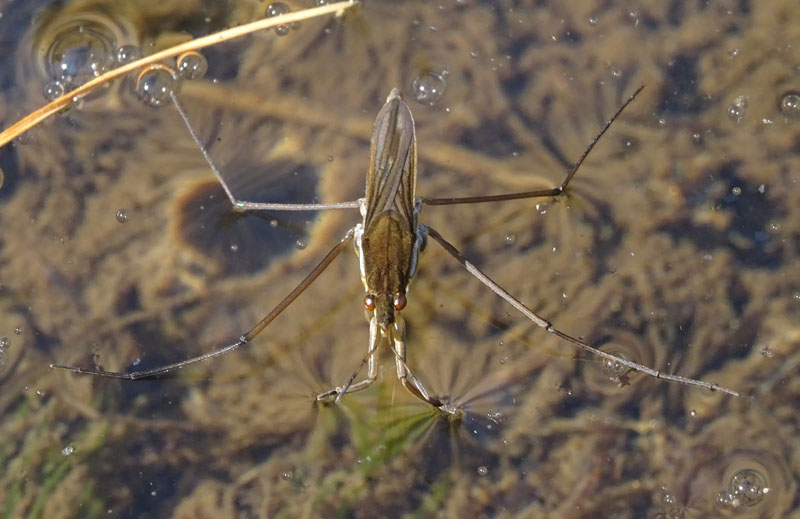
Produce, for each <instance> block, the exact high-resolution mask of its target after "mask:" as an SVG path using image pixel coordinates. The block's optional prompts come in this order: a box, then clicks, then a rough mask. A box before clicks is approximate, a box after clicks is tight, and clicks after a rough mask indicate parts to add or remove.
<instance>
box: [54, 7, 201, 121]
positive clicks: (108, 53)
mask: <svg viewBox="0 0 800 519" xmlns="http://www.w3.org/2000/svg"><path fill="white" fill-rule="evenodd" d="M141 58H142V51H141V49H140V48H139V47H137V46H136V45H131V44H125V45H121V46H117V43H116V39H115V37H114V36H113V34H112V33H111V32H110V31H109V30H107V28H106V27H104V26H103V25H102V24H100V23H97V22H92V21H77V22H73V23H71V24H70V25H68V26H65V27H64V28H63V29H62V30H61V31H60V32H58V34H57V36H56V37H55V38H54V39H53V42H52V43H51V44H50V46H49V47H48V49H47V51H46V52H45V56H44V68H45V73H46V74H47V77H48V78H49V81H48V82H47V84H45V86H44V89H43V94H44V97H45V98H46V99H47V100H49V101H53V100H55V99H57V98H59V97H61V96H63V95H64V93H65V92H67V91H70V90H73V89H75V88H78V87H80V86H81V85H83V84H85V83H87V82H89V81H91V80H92V79H94V78H96V77H99V76H101V75H103V74H104V73H106V72H108V71H110V70H112V69H114V68H115V67H119V66H122V65H126V64H128V63H132V62H134V61H136V60H138V59H141ZM207 70H208V63H207V61H206V59H205V57H204V56H203V55H202V54H200V53H199V52H195V51H190V52H186V53H184V54H182V55H181V56H179V57H178V59H177V62H176V64H175V67H174V68H172V67H170V66H167V65H164V64H155V65H151V66H149V67H148V68H146V69H144V70H142V71H141V72H140V73H139V75H138V77H137V78H136V81H135V84H134V91H135V93H136V94H137V96H138V97H139V98H140V99H141V100H142V101H143V102H144V103H145V104H147V105H149V106H155V107H157V106H163V105H165V104H167V103H168V102H169V101H170V99H171V96H172V94H174V93H175V92H176V91H177V89H178V86H179V82H180V80H183V79H186V80H192V79H199V78H201V77H203V76H204V75H205V73H206V71H207Z"/></svg>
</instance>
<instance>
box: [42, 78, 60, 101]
mask: <svg viewBox="0 0 800 519" xmlns="http://www.w3.org/2000/svg"><path fill="white" fill-rule="evenodd" d="M42 95H43V96H44V98H45V99H47V100H48V101H53V100H55V99H58V98H59V97H61V96H63V95H64V85H62V84H61V83H60V82H58V81H50V82H49V83H47V84H46V85H45V86H44V89H43V90H42Z"/></svg>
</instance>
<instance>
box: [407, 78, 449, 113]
mask: <svg viewBox="0 0 800 519" xmlns="http://www.w3.org/2000/svg"><path fill="white" fill-rule="evenodd" d="M444 76H445V74H436V73H434V72H425V73H423V74H420V75H419V76H417V77H416V78H415V79H414V81H412V82H411V93H412V95H413V96H414V99H416V100H417V101H418V102H420V103H422V104H426V105H431V106H433V105H435V104H436V103H437V102H438V101H439V100H440V99H441V98H442V95H443V94H444V89H445V86H446V82H445V80H444Z"/></svg>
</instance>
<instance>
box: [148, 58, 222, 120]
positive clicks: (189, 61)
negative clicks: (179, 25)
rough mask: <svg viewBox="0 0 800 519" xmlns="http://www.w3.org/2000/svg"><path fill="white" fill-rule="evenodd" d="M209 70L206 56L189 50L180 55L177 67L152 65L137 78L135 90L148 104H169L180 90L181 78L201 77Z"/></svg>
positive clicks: (157, 105) (158, 105)
mask: <svg viewBox="0 0 800 519" xmlns="http://www.w3.org/2000/svg"><path fill="white" fill-rule="evenodd" d="M207 70H208V62H207V61H206V58H205V56H203V55H202V54H200V53H199V52H196V51H189V52H185V53H183V54H181V55H180V56H178V59H177V61H176V67H175V68H174V69H173V68H170V67H168V66H166V65H162V64H155V65H150V66H149V67H147V68H146V69H144V70H142V71H141V72H140V73H139V75H138V77H137V78H136V83H135V85H134V91H135V92H136V95H137V96H138V97H139V99H141V100H142V102H144V103H145V104H146V105H148V106H152V107H155V108H157V107H160V106H164V105H166V104H168V103H169V102H170V101H171V100H172V96H173V95H174V94H175V93H176V92H177V91H178V89H179V87H180V81H181V80H184V79H185V80H193V79H200V78H202V77H203V76H204V75H205V74H206V71H207Z"/></svg>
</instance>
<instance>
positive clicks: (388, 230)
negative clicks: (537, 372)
mask: <svg viewBox="0 0 800 519" xmlns="http://www.w3.org/2000/svg"><path fill="white" fill-rule="evenodd" d="M642 88H643V87H639V89H637V90H636V92H634V93H633V95H631V96H630V97H629V98H628V99H627V100H626V101H625V102H624V103H623V104H622V106H620V108H619V109H618V110H617V111H616V113H615V114H614V115H613V116H612V117H611V119H609V120H608V122H606V124H605V125H604V126H603V128H602V129H601V130H600V132H599V133H598V134H597V136H596V137H595V138H594V139H593V140H592V142H591V143H590V144H589V146H588V147H587V148H586V150H585V151H584V152H583V155H581V157H580V159H578V161H577V162H576V163H575V166H574V167H573V168H572V170H570V172H569V173H568V174H567V176H566V177H565V178H564V180H563V182H561V185H560V186H558V187H555V188H551V189H541V190H537V191H527V192H520V193H509V194H501V195H490V196H475V197H464V198H428V197H417V196H416V194H415V190H416V182H417V142H416V135H415V130H414V118H413V116H412V115H411V109H410V108H409V107H408V105H407V104H406V102H405V101H404V100H403V96H402V94H401V93H400V91H399V90H398V89H393V90H392V91H391V93H390V94H389V97H388V98H387V99H386V103H385V104H384V106H383V108H381V110H380V112H378V115H377V117H376V119H375V125H374V129H373V132H372V140H371V149H370V164H369V171H368V172H367V185H366V193H365V196H364V198H361V199H359V200H354V201H350V202H341V203H333V204H278V203H257V202H247V201H242V200H239V199H237V198H236V197H235V196H234V194H233V193H232V192H231V190H230V188H229V187H228V185H227V183H226V182H225V180H224V179H223V178H222V175H221V174H220V172H219V170H218V169H217V168H216V167H215V166H214V164H213V162H212V161H211V158H210V156H209V155H208V152H207V151H206V150H205V148H204V147H203V145H202V144H201V142H200V140H199V138H198V137H197V135H196V133H195V132H194V130H193V129H192V126H191V125H190V124H189V120H188V118H187V116H186V113H185V111H184V110H183V108H182V106H181V104H180V102H179V101H178V99H177V98H176V97H175V96H174V94H173V96H172V99H173V101H174V103H175V106H176V107H177V109H178V111H179V113H180V115H181V117H182V118H183V120H184V122H185V123H186V125H187V127H188V128H189V132H190V133H191V134H192V137H193V138H194V140H195V142H196V143H197V145H198V146H199V147H200V150H201V151H202V153H203V155H204V156H205V158H206V160H207V161H208V163H209V165H210V166H211V169H212V170H213V171H214V174H215V175H216V177H217V179H218V180H219V182H220V184H221V185H222V188H223V189H224V190H225V193H226V194H227V196H228V198H229V199H230V201H231V203H232V204H233V207H234V209H235V210H237V211H259V210H273V211H274V210H285V211H307V210H324V209H347V208H358V209H359V210H360V212H361V216H362V218H363V220H362V222H361V223H358V224H356V225H355V226H354V227H353V228H351V229H350V230H348V231H347V233H346V234H345V235H344V237H343V238H342V239H341V241H340V242H339V243H338V244H336V245H335V246H334V247H333V248H332V249H331V250H330V252H328V254H327V255H326V256H325V257H324V258H323V259H322V261H321V262H320V263H319V264H318V265H317V266H316V267H314V269H313V270H311V272H310V273H308V275H306V277H305V278H304V279H303V280H302V281H301V282H300V283H299V284H298V285H297V286H296V287H295V288H294V289H293V290H292V291H291V292H290V293H289V294H288V295H287V296H286V297H284V298H283V300H282V301H281V302H280V303H278V305H277V306H276V307H275V308H273V309H272V310H271V311H270V312H269V313H268V314H267V315H266V316H264V318H263V319H261V321H259V323H258V324H256V326H255V327H254V328H253V329H251V330H250V331H248V332H247V333H245V334H244V335H242V336H241V337H239V339H237V340H236V341H235V342H234V343H232V344H229V345H228V346H225V347H223V348H220V349H217V350H215V351H212V352H209V353H206V354H203V355H199V356H197V357H192V358H190V359H187V360H183V361H181V362H176V363H173V364H167V365H165V366H160V367H157V368H152V369H147V370H143V371H133V372H116V371H105V370H103V369H99V368H97V369H87V368H81V367H76V366H64V365H51V367H54V368H61V369H67V370H70V371H74V372H76V373H83V374H89V375H97V376H103V377H112V378H121V379H128V380H136V379H141V378H149V377H155V376H158V375H162V374H164V373H168V372H171V371H174V370H177V369H180V368H183V367H184V366H188V365H190V364H194V363H196V362H201V361H204V360H206V359H210V358H212V357H216V356H218V355H222V354H224V353H227V352H229V351H232V350H235V349H236V348H238V347H240V346H243V345H245V344H247V343H249V342H250V341H252V340H253V338H254V337H256V336H257V335H258V334H259V333H261V332H262V331H263V330H264V328H266V327H267V325H269V324H270V323H271V322H272V320H273V319H275V317H277V316H278V314H280V313H281V312H282V311H283V310H285V309H286V308H287V307H288V306H289V305H291V304H292V302H293V301H294V300H295V299H296V298H297V297H298V296H299V295H300V294H301V293H302V292H303V291H305V289H306V288H308V287H309V286H310V285H311V284H312V283H313V282H314V281H315V280H316V279H317V277H319V275H320V274H322V272H323V271H324V270H325V269H326V268H327V267H328V266H329V265H330V264H331V262H332V261H333V260H334V259H335V258H336V257H337V256H339V254H340V253H341V252H342V250H344V248H345V247H346V246H347V245H348V244H350V243H351V242H353V243H354V245H355V249H356V253H357V255H358V259H359V264H360V267H361V281H362V283H363V284H364V290H365V296H364V307H365V308H366V310H367V313H368V316H369V348H368V350H367V355H366V356H365V357H364V360H363V361H362V363H361V366H362V367H363V365H365V364H366V366H367V376H366V378H365V379H364V380H361V381H359V382H355V378H356V375H357V373H358V371H359V370H360V368H359V369H357V370H356V371H355V373H354V374H353V376H352V377H350V380H348V381H347V383H346V384H344V385H343V386H339V387H336V388H334V389H331V390H330V391H326V392H325V393H321V394H320V395H318V396H317V397H316V401H317V402H324V401H330V400H335V401H336V402H338V401H339V400H340V399H341V398H342V396H343V395H345V394H346V393H353V392H356V391H360V390H362V389H365V388H367V387H369V386H370V385H371V384H372V383H373V382H374V381H375V380H376V378H377V376H378V372H377V361H376V355H377V350H378V346H379V344H380V343H381V342H382V341H386V342H388V344H389V347H390V348H391V350H392V353H393V355H394V358H395V364H396V367H397V376H398V378H399V379H400V381H401V383H402V384H403V386H404V387H405V388H406V389H407V390H408V391H409V392H410V393H411V394H412V395H414V396H415V397H417V398H419V399H420V400H423V401H425V402H427V403H428V404H430V405H432V406H434V407H436V408H438V409H440V410H442V411H444V412H446V413H451V414H452V413H456V412H457V411H458V410H457V409H456V408H455V407H453V406H451V405H450V404H448V403H447V402H446V401H445V400H442V399H440V398H438V397H436V396H433V395H431V394H430V393H429V392H428V390H426V389H425V386H424V385H423V384H422V382H421V381H420V380H419V379H418V378H417V377H416V376H415V375H414V373H413V372H412V371H411V369H410V368H409V366H408V365H407V364H406V347H405V340H404V335H405V325H404V321H403V317H402V314H401V312H402V310H403V309H404V308H405V306H406V293H407V290H408V283H409V281H410V279H411V278H412V277H413V276H414V273H415V271H416V268H417V260H418V257H419V252H420V249H421V248H422V247H423V246H424V244H425V242H426V240H427V238H428V237H430V238H433V240H434V241H436V242H437V243H438V244H439V245H441V246H442V247H443V248H444V250H445V251H447V252H448V253H449V254H450V255H451V256H453V258H455V259H456V261H458V262H459V263H461V265H462V266H463V267H464V268H465V269H466V270H467V271H468V272H469V273H470V274H472V275H473V276H475V277H476V278H477V279H478V280H480V281H481V282H482V283H483V284H484V285H486V286H487V287H488V288H489V289H490V290H491V291H492V292H494V293H495V294H497V295H498V296H500V297H501V298H503V299H504V300H505V301H507V302H508V303H509V304H511V305H512V306H513V307H514V308H516V309H517V310H518V311H519V312H520V313H522V314H523V315H524V316H525V317H527V318H528V319H529V320H530V321H532V322H533V323H535V324H537V325H538V326H540V327H542V328H544V329H545V330H547V331H548V332H550V333H552V334H553V335H555V336H557V337H559V338H561V339H563V340H565V341H567V342H570V343H572V344H574V345H575V346H577V347H579V348H581V349H584V350H586V351H589V352H591V353H592V354H594V355H597V356H600V357H602V358H603V359H604V360H605V361H606V362H608V363H609V364H610V365H612V366H617V367H618V366H624V367H625V368H627V369H628V370H631V371H639V372H642V373H645V374H647V375H649V376H652V377H655V378H661V379H664V380H669V381H673V382H679V383H682V384H687V385H692V386H699V387H702V388H706V389H709V390H714V391H722V392H724V393H727V394H730V395H734V396H738V395H739V394H738V393H737V392H736V391H733V390H731V389H727V388H724V387H721V386H718V385H717V384H713V383H710V382H704V381H701V380H695V379H691V378H686V377H682V376H680V375H672V374H667V373H663V372H661V371H659V370H656V369H653V368H650V367H648V366H644V365H642V364H638V363H636V362H632V361H630V360H627V359H623V358H620V357H617V356H616V355H612V354H610V353H607V352H604V351H602V350H599V349H597V348H595V347H593V346H591V345H590V344H588V343H587V342H585V341H583V340H581V339H578V338H575V337H573V336H571V335H567V334H566V333H564V332H562V331H561V330H559V329H558V328H555V327H554V326H553V324H552V323H550V322H549V321H547V320H546V319H543V318H542V317H540V316H539V315H537V314H536V313H535V312H533V310H531V309H530V308H528V307H527V306H525V304H523V303H522V302H520V301H519V300H518V299H516V298H515V297H514V296H512V295H511V294H510V293H509V292H508V291H507V290H505V289H504V288H503V287H501V286H500V285H498V284H497V283H495V282H494V281H493V280H492V279H491V278H490V277H489V276H487V275H486V274H484V273H483V272H482V271H481V270H480V269H478V267H476V266H475V265H473V264H472V263H470V262H469V261H468V260H467V259H466V258H465V257H464V256H463V255H462V254H461V252H460V251H459V250H458V249H456V248H455V247H454V246H453V245H452V244H451V243H450V242H448V241H447V240H445V239H444V238H443V237H442V235H441V234H439V232H438V231H437V230H436V229H434V228H432V227H429V226H426V225H424V224H421V223H419V222H418V221H417V217H418V216H419V213H420V210H421V208H422V206H423V205H450V204H472V203H481V202H498V201H504V200H513V199H521V198H537V197H557V196H559V195H561V194H563V193H564V191H565V189H566V188H567V186H568V185H569V183H570V181H571V180H572V177H573V176H575V173H576V172H577V171H578V169H579V168H580V166H581V164H582V163H583V162H584V160H585V159H586V157H587V156H588V154H589V153H590V152H591V150H592V149H593V148H594V146H595V144H597V142H598V141H599V140H600V138H601V137H602V136H603V135H604V134H605V132H606V131H607V130H608V128H609V127H610V126H611V124H612V123H613V122H614V121H615V120H616V119H617V117H619V115H620V114H621V113H622V111H623V110H624V109H625V107H627V106H628V105H629V104H630V103H631V102H632V101H633V99H634V98H635V97H636V96H637V95H638V94H639V92H641V90H642ZM624 377H625V375H624V374H622V375H620V376H619V379H620V382H622V381H624Z"/></svg>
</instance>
